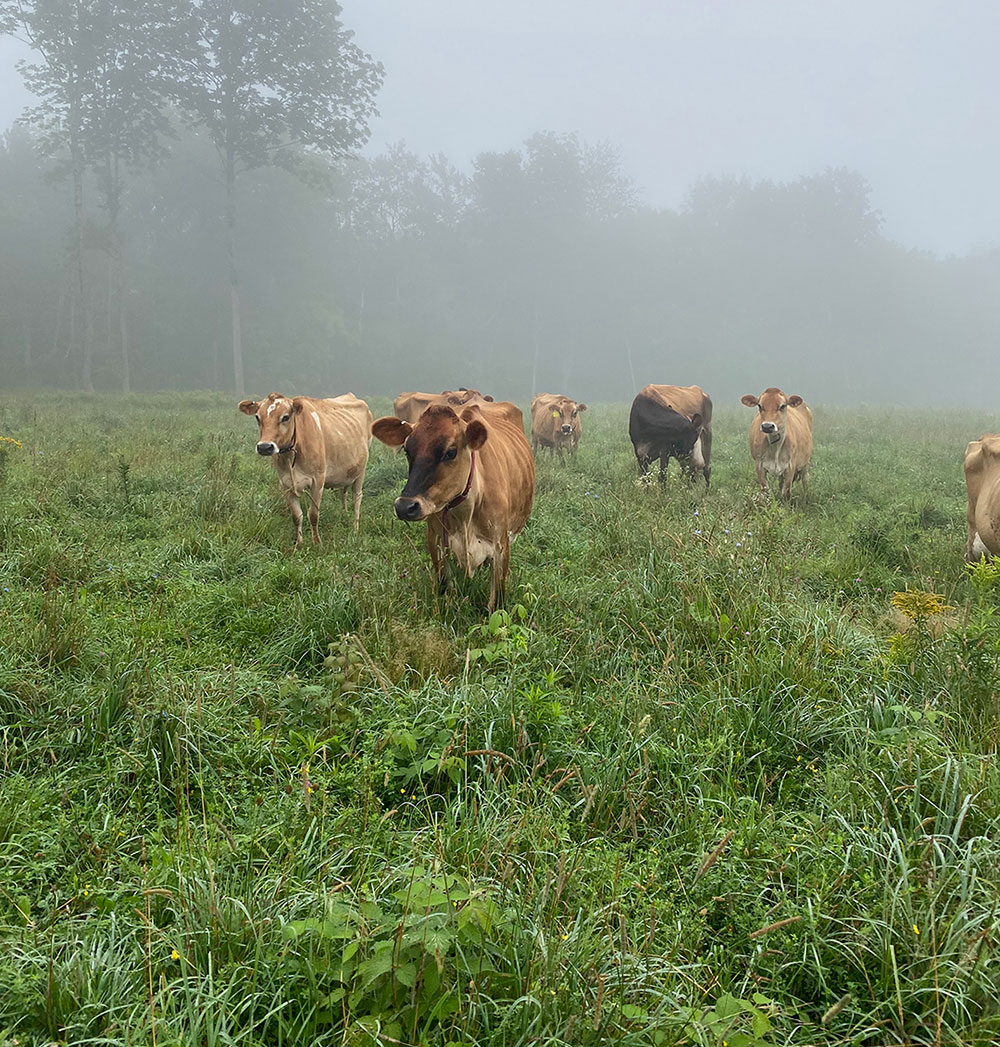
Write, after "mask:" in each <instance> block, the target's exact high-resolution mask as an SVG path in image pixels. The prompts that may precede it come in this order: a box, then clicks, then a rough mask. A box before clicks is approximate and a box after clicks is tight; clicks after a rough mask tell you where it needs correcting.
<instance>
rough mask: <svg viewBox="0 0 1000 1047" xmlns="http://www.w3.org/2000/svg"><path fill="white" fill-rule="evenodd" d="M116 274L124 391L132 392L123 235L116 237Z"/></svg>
mask: <svg viewBox="0 0 1000 1047" xmlns="http://www.w3.org/2000/svg"><path fill="white" fill-rule="evenodd" d="M115 263H116V264H115V275H116V277H117V293H118V335H119V338H120V339H121V347H122V392H123V393H130V392H132V368H131V366H130V363H129V355H128V292H127V290H126V280H125V258H124V251H123V248H122V242H121V237H119V236H117V235H116V237H115Z"/></svg>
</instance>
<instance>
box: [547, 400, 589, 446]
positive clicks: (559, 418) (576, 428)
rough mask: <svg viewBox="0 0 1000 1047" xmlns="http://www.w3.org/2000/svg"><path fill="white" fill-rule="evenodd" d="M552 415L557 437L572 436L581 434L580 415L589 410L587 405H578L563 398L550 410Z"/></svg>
mask: <svg viewBox="0 0 1000 1047" xmlns="http://www.w3.org/2000/svg"><path fill="white" fill-rule="evenodd" d="M549 410H550V411H551V413H552V423H553V425H554V426H555V429H556V435H557V436H563V437H567V436H572V435H573V434H574V433H575V434H576V435H577V436H579V434H580V415H581V414H582V413H583V412H584V411H586V410H587V405H586V404H578V403H577V402H576V401H575V400H570V399H568V398H567V397H563V398H562V399H560V400H556V401H555V402H554V403H553V404H552V406H551V407H550V408H549Z"/></svg>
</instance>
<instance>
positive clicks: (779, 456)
mask: <svg viewBox="0 0 1000 1047" xmlns="http://www.w3.org/2000/svg"><path fill="white" fill-rule="evenodd" d="M760 464H761V467H762V468H763V470H764V472H765V473H772V474H773V475H775V476H781V475H783V474H784V473H786V472H788V468H789V465H790V464H791V454H790V452H789V449H788V441H787V440H785V439H784V434H782V436H781V438H780V439H779V440H778V441H775V442H774V443H772V442H771V441H770V440H768V442H767V443H766V444H765V445H764V454H763V455H762V456H761V459H760Z"/></svg>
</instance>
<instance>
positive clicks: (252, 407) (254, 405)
mask: <svg viewBox="0 0 1000 1047" xmlns="http://www.w3.org/2000/svg"><path fill="white" fill-rule="evenodd" d="M239 408H240V410H241V411H242V412H243V413H244V414H256V413H257V412H258V411H259V410H260V403H259V402H258V401H257V400H240V402H239Z"/></svg>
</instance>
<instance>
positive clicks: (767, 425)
mask: <svg viewBox="0 0 1000 1047" xmlns="http://www.w3.org/2000/svg"><path fill="white" fill-rule="evenodd" d="M760 431H761V432H762V433H767V434H768V435H770V434H771V433H776V432H777V431H778V427H777V426H776V425H775V424H774V422H761V423H760Z"/></svg>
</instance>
